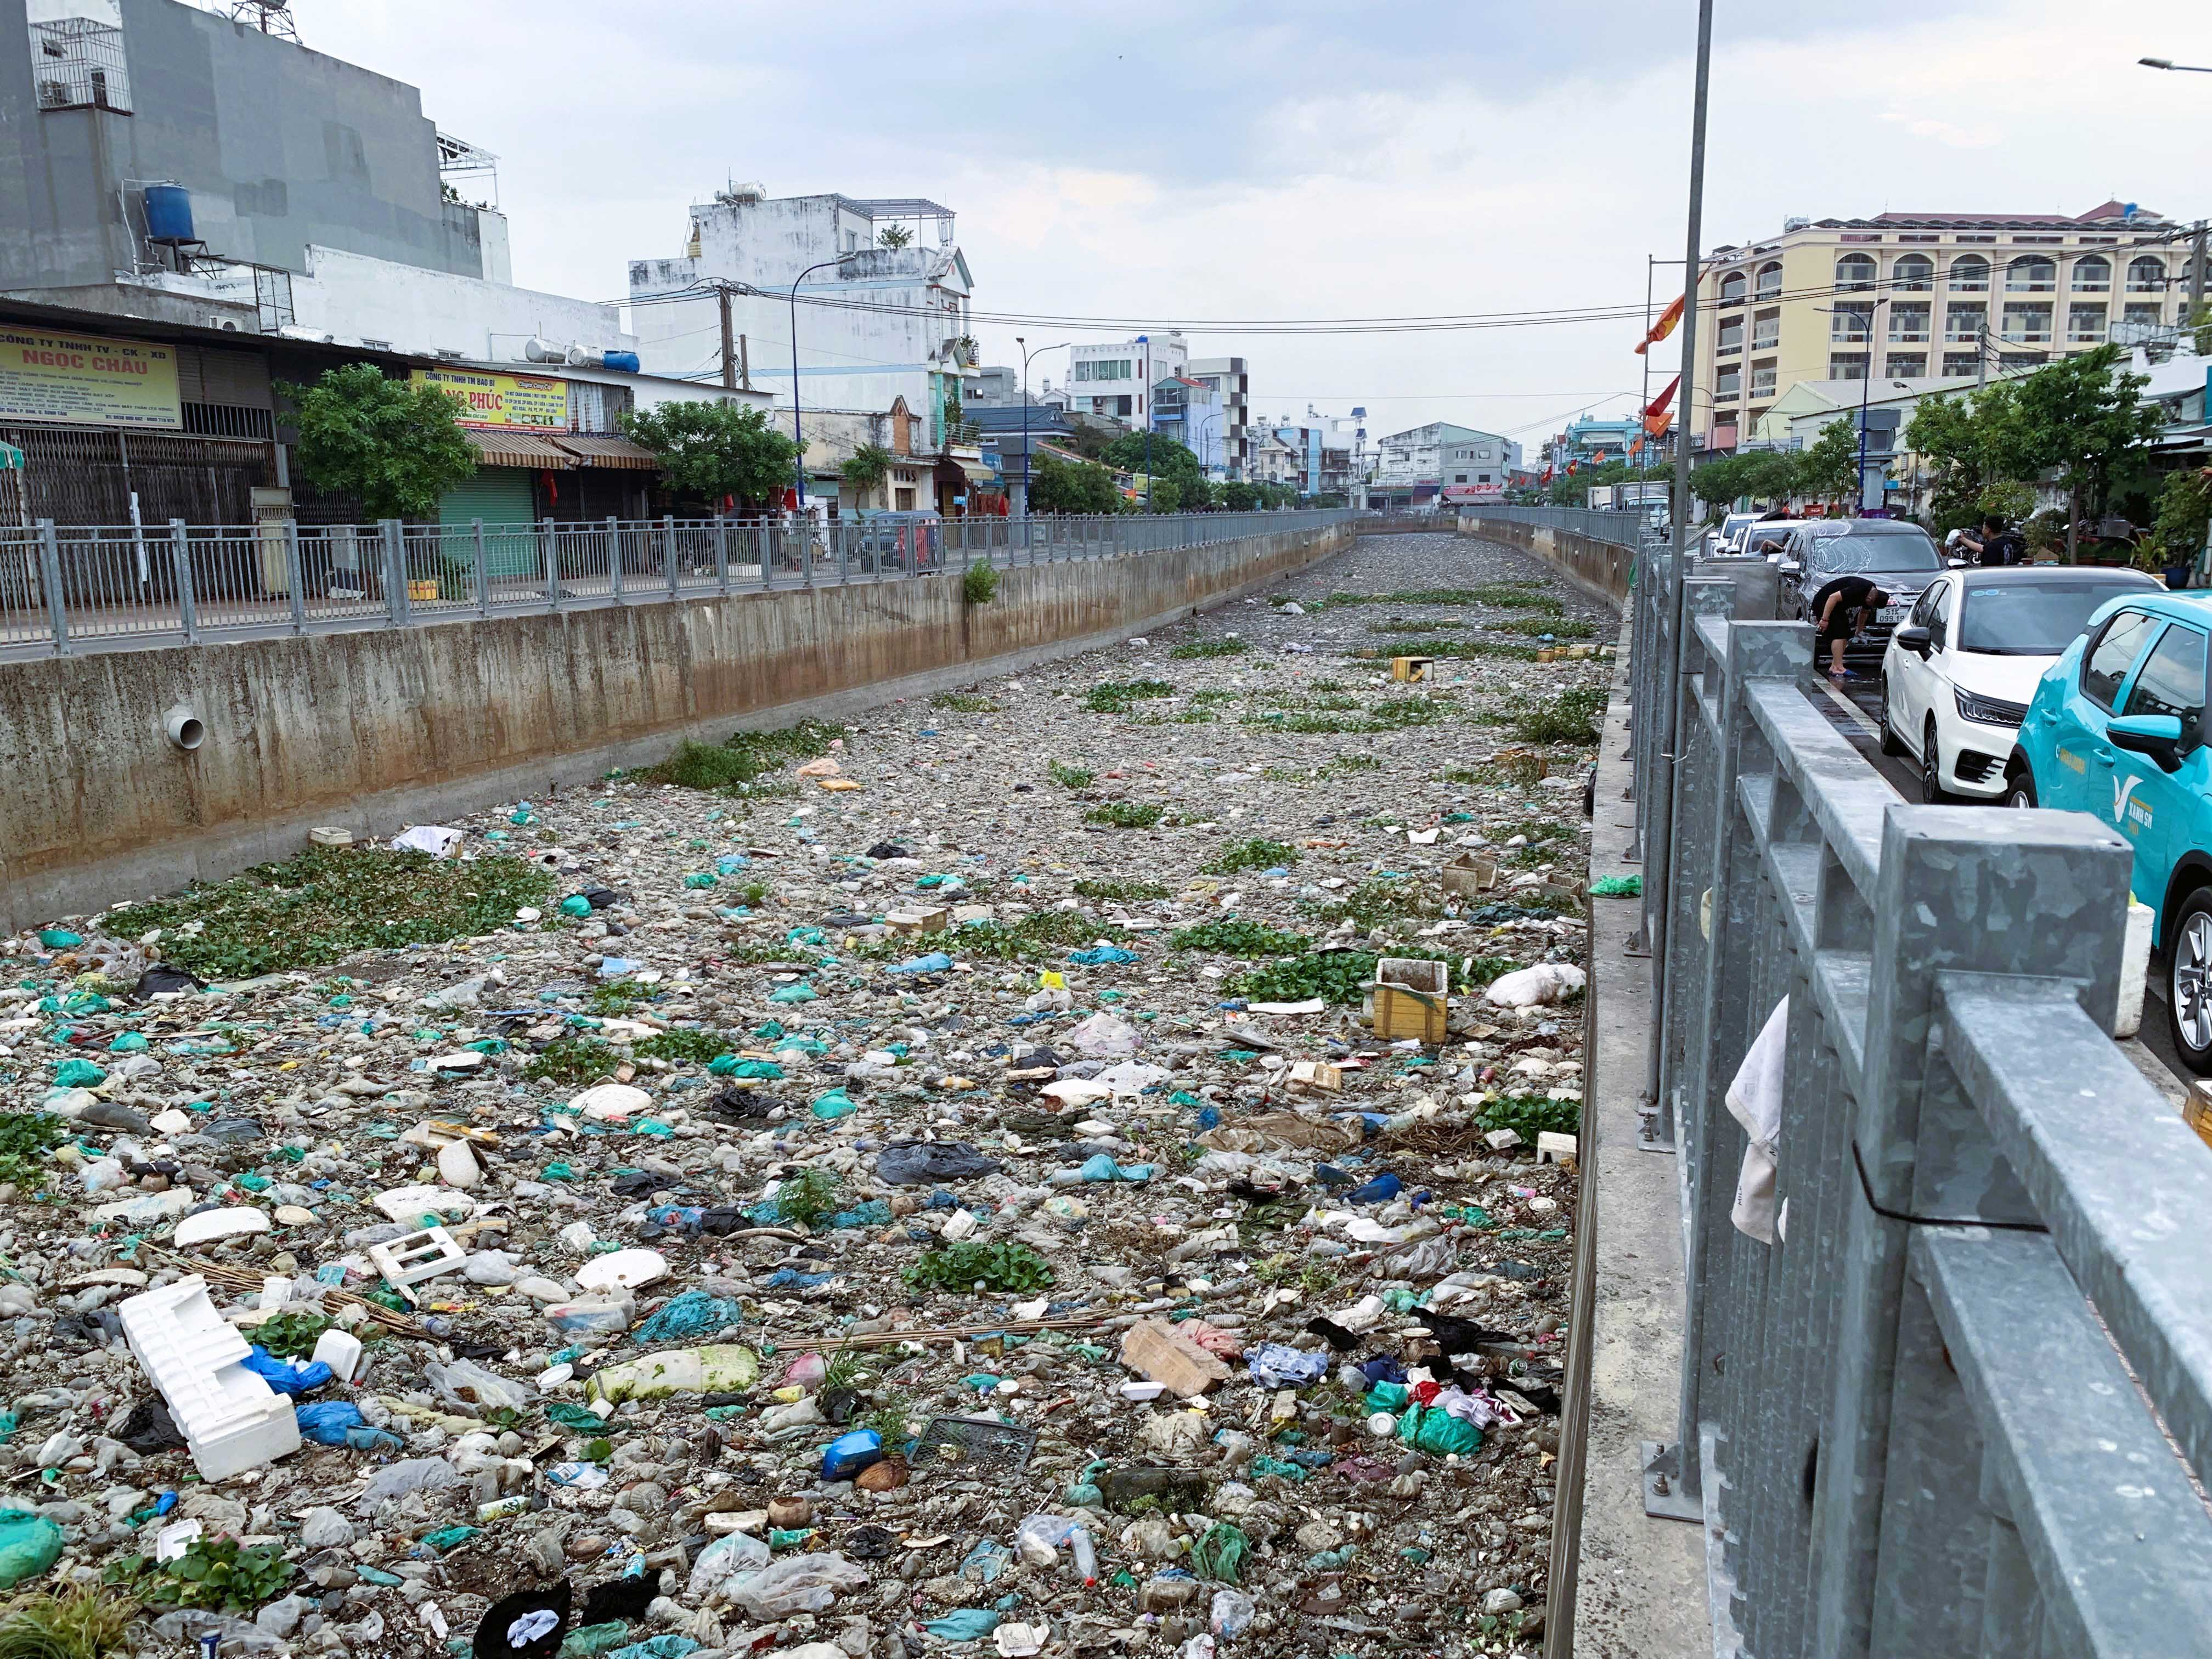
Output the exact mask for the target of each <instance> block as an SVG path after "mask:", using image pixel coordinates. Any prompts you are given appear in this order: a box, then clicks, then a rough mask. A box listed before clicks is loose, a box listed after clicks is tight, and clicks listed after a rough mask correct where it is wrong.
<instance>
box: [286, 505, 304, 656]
mask: <svg viewBox="0 0 2212 1659" xmlns="http://www.w3.org/2000/svg"><path fill="white" fill-rule="evenodd" d="M284 591H285V592H286V594H287V595H289V598H290V599H291V601H292V631H293V633H295V634H304V633H306V632H307V563H306V562H305V561H304V560H302V559H301V557H300V521H299V520H297V519H287V520H284Z"/></svg>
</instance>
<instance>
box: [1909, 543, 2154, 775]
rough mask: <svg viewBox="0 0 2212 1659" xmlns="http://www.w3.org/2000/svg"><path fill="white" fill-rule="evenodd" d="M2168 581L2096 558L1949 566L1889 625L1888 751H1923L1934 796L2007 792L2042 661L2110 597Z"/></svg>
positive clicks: (1923, 771) (1918, 754)
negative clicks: (2010, 759)
mask: <svg viewBox="0 0 2212 1659" xmlns="http://www.w3.org/2000/svg"><path fill="white" fill-rule="evenodd" d="M2159 591H2160V587H2159V584H2158V583H2157V582H2156V581H2154V580H2152V579H2151V578H2150V577H2148V576H2146V575H2144V574H2142V573H2141V572H2140V571H2135V570H2117V569H2111V570H2108V569H2100V568H2095V567H2093V566H2083V565H2028V566H2021V567H2015V568H1992V569H1986V570H1984V569H1967V570H1952V571H1947V572H1945V573H1944V574H1942V575H1941V576H1938V577H1937V578H1936V580H1934V581H1932V582H1930V583H1929V585H1928V589H1927V591H1926V592H1923V594H1921V596H1920V598H1919V599H1918V601H1917V603H1916V604H1915V605H1913V607H1912V609H1911V611H1910V612H1908V613H1907V614H1906V616H1905V619H1904V620H1903V621H1902V622H1900V623H1898V625H1897V628H1896V630H1895V631H1894V632H1893V633H1892V634H1891V635H1890V636H1889V648H1888V649H1887V651H1886V652H1885V653H1883V656H1882V661H1881V752H1882V753H1883V754H1885V755H1906V754H1909V755H1911V756H1912V757H1914V758H1915V759H1917V761H1918V762H1919V763H1920V799H1923V800H1924V801H1940V800H1942V799H1945V798H1946V797H1947V796H1950V795H1967V796H1973V797H1977V798H1978V799H1985V800H1995V799H1998V798H1999V797H2001V796H2002V794H2003V793H2004V791H2005V775H2004V763H2005V757H2006V756H2008V755H2009V754H2010V753H2012V750H2013V745H2014V744H2015V742H2017V741H2018V738H2019V732H2020V723H2021V720H2024V719H2025V718H2027V705H2028V702H2029V700H2030V699H2032V698H2033V696H2035V686H2036V682H2037V681H2039V680H2040V679H2041V678H2043V671H2044V670H2045V669H2046V668H2048V667H2050V666H2051V664H2052V663H2053V662H2055V661H2057V659H2058V656H2059V653H2062V652H2063V651H2064V650H2065V649H2066V647H2067V646H2068V645H2069V644H2070V643H2071V642H2072V641H2073V640H2074V637H2075V635H2077V634H2079V633H2080V632H2081V629H2082V628H2083V627H2084V626H2085V625H2086V624H2087V622H2088V620H2089V614H2090V612H2092V611H2094V610H2096V608H2097V607H2098V606H2099V605H2102V604H2104V602H2105V601H2106V600H2107V599H2118V598H2119V597H2120V596H2121V595H2122V594H2124V593H2140V592H2159Z"/></svg>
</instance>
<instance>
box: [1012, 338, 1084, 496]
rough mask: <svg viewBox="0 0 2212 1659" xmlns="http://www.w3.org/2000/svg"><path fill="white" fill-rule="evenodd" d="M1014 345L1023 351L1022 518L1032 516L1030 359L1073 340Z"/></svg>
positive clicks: (1022, 341)
mask: <svg viewBox="0 0 2212 1659" xmlns="http://www.w3.org/2000/svg"><path fill="white" fill-rule="evenodd" d="M1014 343H1015V344H1016V345H1018V346H1020V347H1021V349H1022V517H1024V519H1026V518H1028V517H1029V515H1030V358H1031V357H1042V356H1043V355H1044V354H1045V353H1046V352H1048V351H1058V350H1059V349H1060V346H1066V345H1073V343H1074V342H1073V341H1072V340H1062V341H1061V342H1060V345H1048V346H1039V347H1038V348H1037V349H1036V350H1035V351H1031V350H1030V349H1029V346H1028V344H1027V343H1026V342H1025V341H1024V339H1023V337H1022V336H1020V335H1018V334H1017V335H1015V336H1014Z"/></svg>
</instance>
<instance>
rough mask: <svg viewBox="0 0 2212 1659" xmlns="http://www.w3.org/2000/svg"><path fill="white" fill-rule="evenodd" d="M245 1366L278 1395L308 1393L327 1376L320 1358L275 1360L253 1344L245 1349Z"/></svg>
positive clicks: (317, 1387)
mask: <svg viewBox="0 0 2212 1659" xmlns="http://www.w3.org/2000/svg"><path fill="white" fill-rule="evenodd" d="M245 1364H246V1370H249V1371H252V1373H253V1374H254V1375H255V1376H258V1377H259V1378H260V1379H261V1380H262V1381H263V1382H264V1383H267V1384H268V1385H269V1386H270V1388H272V1389H276V1392H277V1393H279V1394H312V1393H313V1391H314V1390H315V1389H319V1388H321V1387H322V1386H323V1384H324V1383H327V1382H329V1381H330V1380H331V1368H330V1367H329V1366H328V1365H325V1364H324V1363H323V1362H322V1361H321V1360H319V1359H316V1360H300V1359H279V1358H276V1357H275V1356H274V1355H272V1354H271V1353H270V1352H269V1350H268V1349H266V1348H264V1347H263V1346H260V1345H259V1344H258V1343H256V1344H255V1345H254V1346H252V1347H251V1348H249V1349H247V1350H246V1361H245Z"/></svg>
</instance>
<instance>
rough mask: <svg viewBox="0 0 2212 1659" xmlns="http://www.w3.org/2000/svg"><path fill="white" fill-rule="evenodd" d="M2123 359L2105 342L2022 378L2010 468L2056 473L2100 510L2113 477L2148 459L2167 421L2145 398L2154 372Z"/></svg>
mask: <svg viewBox="0 0 2212 1659" xmlns="http://www.w3.org/2000/svg"><path fill="white" fill-rule="evenodd" d="M2120 361H2121V359H2120V349H2119V347H2118V346H2110V345H2108V346H2100V347H2098V348H2097V349H2095V350H2094V351H2085V352H2083V353H2082V354H2081V356H2078V357H2064V358H2061V359H2060V360H2059V361H2058V362H2055V363H2050V364H2046V365H2045V367H2043V368H2039V369H2037V370H2036V371H2035V373H2034V374H2031V375H2029V376H2028V377H2027V379H2026V380H2021V381H2019V382H2018V383H2017V384H2016V385H2015V386H2014V388H2013V399H2012V403H2013V410H2012V420H2011V422H2010V423H2009V426H2008V428H2007V430H2006V431H2005V432H2004V434H2003V437H2002V450H2003V452H2004V453H2005V456H2006V459H2008V461H2009V462H2010V463H2011V465H2010V466H2008V469H2007V471H2008V472H2010V473H2012V474H2013V475H2014V476H2020V477H2033V476H2035V475H2037V474H2039V473H2043V472H2056V473H2057V475H2058V482H2059V483H2061V484H2063V485H2064V486H2065V488H2066V489H2067V490H2068V492H2069V494H2070V495H2073V496H2074V498H2075V501H2078V502H2080V503H2081V504H2082V505H2083V506H2086V507H2087V508H2088V510H2089V511H2090V512H2091V513H2102V512H2103V511H2104V510H2105V505H2106V498H2107V497H2108V496H2109V495H2111V493H2112V483H2113V482H2114V480H2115V479H2116V478H2118V477H2123V476H2124V475H2126V474H2127V473H2129V472H2131V471H2136V470H2138V469H2140V468H2141V467H2142V465H2144V463H2145V462H2146V460H2147V459H2148V456H2149V453H2150V446H2151V444H2152V443H2153V442H2154V441H2155V440H2156V439H2157V437H2158V435H2159V433H2160V431H2161V430H2162V429H2163V428H2164V426H2165V420H2164V417H2163V416H2160V413H2159V410H2158V406H2157V405H2156V404H2146V403H2144V402H2143V401H2142V389H2143V387H2144V386H2148V384H2149V383H2150V382H2149V380H2148V377H2147V376H2144V375H2141V374H2129V373H2127V372H2126V371H2125V370H2124V369H2121V368H2119V363H2120Z"/></svg>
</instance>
